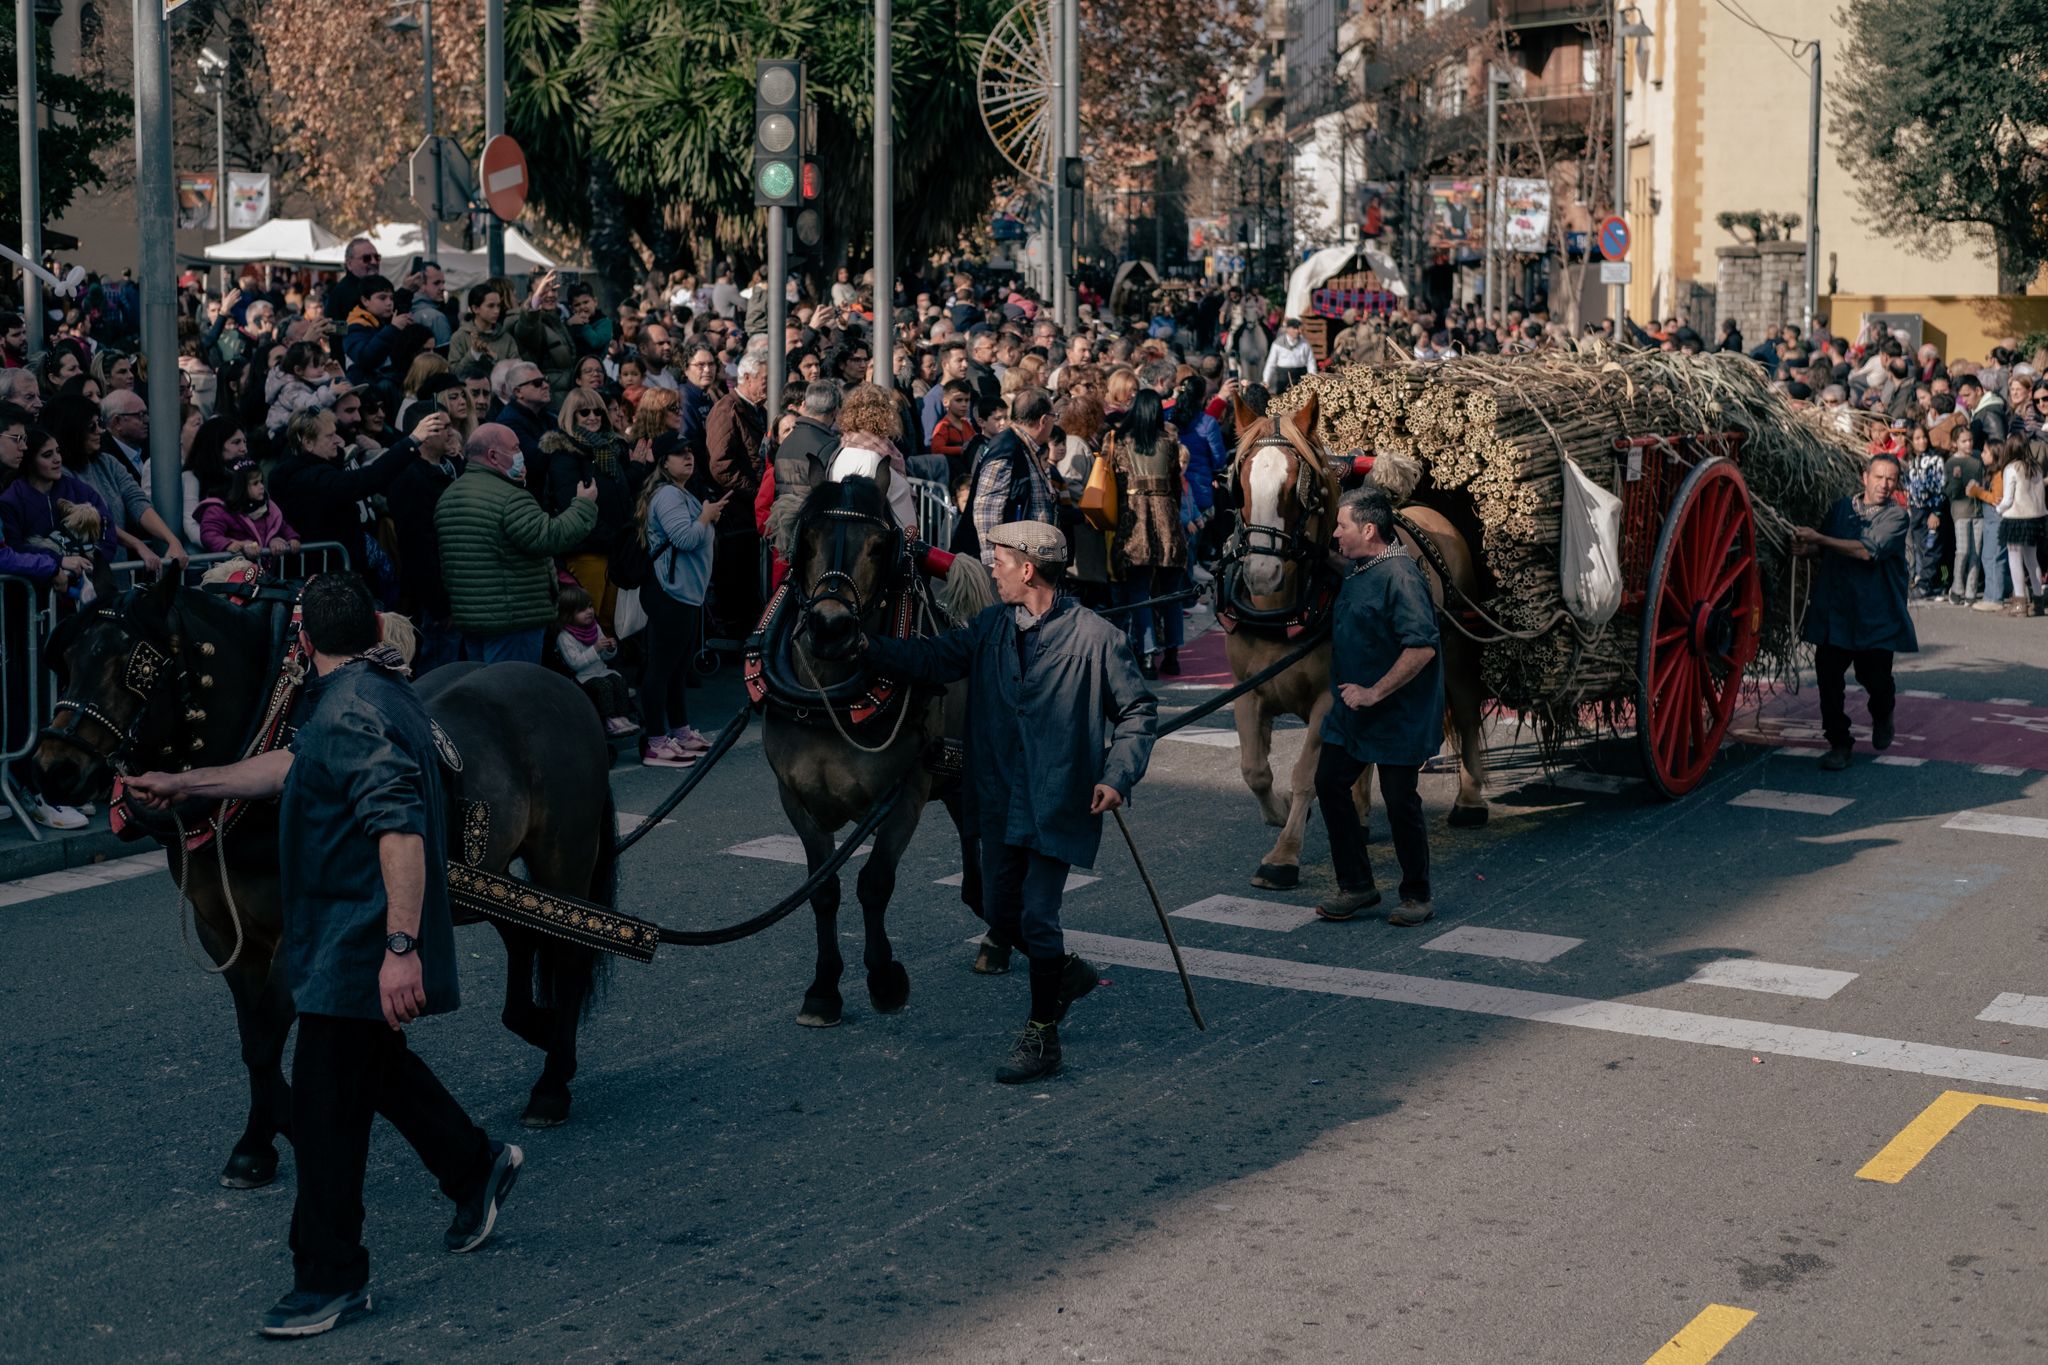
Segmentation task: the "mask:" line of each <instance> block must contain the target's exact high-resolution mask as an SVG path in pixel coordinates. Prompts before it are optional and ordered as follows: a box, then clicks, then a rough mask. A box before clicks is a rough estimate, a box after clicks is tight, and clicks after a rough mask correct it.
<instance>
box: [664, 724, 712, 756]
mask: <svg viewBox="0 0 2048 1365" xmlns="http://www.w3.org/2000/svg"><path fill="white" fill-rule="evenodd" d="M668 737H669V738H670V739H672V740H674V741H675V742H676V743H677V744H678V745H680V746H682V748H683V749H684V750H685V751H691V750H694V751H695V752H697V753H704V752H706V751H708V750H709V749H710V748H711V741H710V740H708V739H706V738H704V735H703V733H702V732H701V731H699V730H698V729H697V727H696V726H694V725H685V726H684V727H683V728H682V729H680V730H671V731H669V735H668Z"/></svg>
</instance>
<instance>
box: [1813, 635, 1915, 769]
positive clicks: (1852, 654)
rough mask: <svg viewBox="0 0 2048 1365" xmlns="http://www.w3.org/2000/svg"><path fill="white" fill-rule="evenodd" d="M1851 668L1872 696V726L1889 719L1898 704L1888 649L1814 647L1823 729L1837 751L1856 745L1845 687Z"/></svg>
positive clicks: (1814, 662)
mask: <svg viewBox="0 0 2048 1365" xmlns="http://www.w3.org/2000/svg"><path fill="white" fill-rule="evenodd" d="M1852 667H1853V668H1854V669H1855V670H1856V681H1857V682H1859V683H1861V684H1862V685H1863V690H1864V691H1865V692H1867V693H1869V694H1870V719H1871V721H1872V722H1873V723H1874V722H1877V721H1880V720H1885V719H1888V718H1889V717H1890V716H1891V713H1892V710H1893V708H1895V707H1896V706H1897V705H1898V703H1899V693H1898V688H1897V687H1896V686H1895V685H1894V684H1893V682H1892V652H1891V651H1890V650H1889V649H1838V648H1837V647H1835V646H1834V645H1815V646H1814V648H1813V671H1814V673H1815V674H1816V675H1817V676H1818V681H1819V685H1820V729H1821V733H1822V734H1824V735H1826V736H1827V740H1828V744H1829V745H1830V746H1831V747H1834V748H1847V747H1849V746H1851V745H1853V744H1854V743H1855V742H1856V739H1855V736H1854V735H1853V734H1851V733H1850V731H1849V710H1848V706H1847V704H1846V693H1847V691H1848V688H1847V687H1846V685H1845V683H1844V679H1845V678H1846V677H1847V675H1848V672H1849V670H1850V668H1852Z"/></svg>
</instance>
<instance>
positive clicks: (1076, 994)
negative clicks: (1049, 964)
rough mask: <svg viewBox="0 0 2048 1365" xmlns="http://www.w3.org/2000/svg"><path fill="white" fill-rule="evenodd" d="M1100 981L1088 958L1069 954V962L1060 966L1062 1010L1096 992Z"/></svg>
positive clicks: (1077, 954)
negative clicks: (1093, 991)
mask: <svg viewBox="0 0 2048 1365" xmlns="http://www.w3.org/2000/svg"><path fill="white" fill-rule="evenodd" d="M1100 979H1101V978H1099V977H1098V976H1096V975H1095V968H1094V967H1092V966H1090V965H1089V963H1088V960H1087V959H1086V958H1084V957H1082V956H1081V955H1080V954H1079V953H1068V954H1067V960H1066V961H1065V962H1063V963H1061V964H1060V1008H1061V1009H1065V1008H1067V1006H1069V1005H1071V1004H1073V1003H1074V1002H1075V1001H1077V1000H1079V999H1080V998H1081V997H1082V996H1084V995H1086V994H1088V992H1090V991H1092V990H1094V989H1095V986H1096V983H1097V982H1098V981H1099V980H1100Z"/></svg>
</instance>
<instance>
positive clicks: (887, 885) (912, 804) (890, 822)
mask: <svg viewBox="0 0 2048 1365" xmlns="http://www.w3.org/2000/svg"><path fill="white" fill-rule="evenodd" d="M923 814H924V796H923V794H922V793H920V792H916V791H906V792H904V793H903V795H902V796H901V797H899V798H898V799H897V802H896V805H895V808H894V809H892V810H891V811H890V812H889V817H888V818H887V819H886V820H884V821H882V825H881V828H880V829H878V830H876V831H875V851H874V852H872V853H870V854H868V860H867V862H866V863H865V864H864V865H863V866H862V867H861V870H860V876H858V877H856V878H855V879H854V883H853V886H854V893H855V894H856V895H858V896H859V897H860V911H861V924H862V927H863V928H864V929H865V930H866V936H867V944H866V948H865V950H864V951H863V953H862V958H861V960H862V961H863V962H864V963H866V965H867V969H868V1002H869V1003H870V1004H872V1005H873V1006H874V1007H875V1009H876V1010H877V1011H879V1012H880V1013H882V1014H894V1013H895V1012H896V1011H897V1010H900V1009H902V1008H903V1007H904V1006H905V1005H906V1004H908V1003H910V973H909V972H907V971H905V970H904V969H903V964H902V963H901V962H898V961H897V960H896V957H895V953H894V951H893V950H892V949H891V948H890V945H889V931H888V926H887V919H888V915H889V897H890V896H891V895H893V894H895V891H896V864H897V863H898V862H900V861H901V860H902V858H903V850H904V849H905V848H907V847H909V845H910V836H911V835H912V834H915V833H916V832H917V822H918V818H919V817H920V816H922V815H923ZM961 880H962V881H963V882H964V881H965V880H966V879H965V878H964V877H963V878H962V879H961Z"/></svg>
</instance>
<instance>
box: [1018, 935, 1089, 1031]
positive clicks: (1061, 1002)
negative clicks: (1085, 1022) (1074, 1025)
mask: <svg viewBox="0 0 2048 1365" xmlns="http://www.w3.org/2000/svg"><path fill="white" fill-rule="evenodd" d="M1080 960H1081V959H1079V958H1078V957H1075V956H1074V955H1073V954H1071V953H1069V954H1068V955H1067V956H1066V957H1034V958H1032V959H1031V1022H1033V1023H1034V1024H1057V1023H1058V1022H1059V1021H1060V1020H1062V1019H1064V1018H1066V1017H1067V1003H1068V997H1067V989H1066V988H1067V964H1068V963H1069V962H1079V961H1080ZM1091 984H1092V982H1091ZM1086 993H1087V992H1085V991H1084V992H1082V994H1083V995H1085V994H1086ZM1080 998H1081V997H1080V996H1079V995H1076V996H1074V997H1073V999H1075V1000H1078V999H1080Z"/></svg>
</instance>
